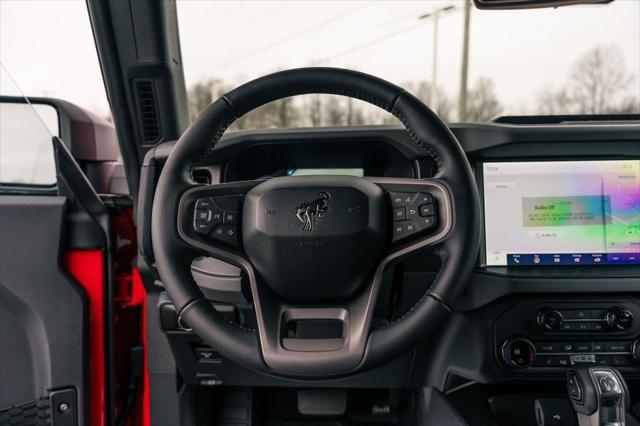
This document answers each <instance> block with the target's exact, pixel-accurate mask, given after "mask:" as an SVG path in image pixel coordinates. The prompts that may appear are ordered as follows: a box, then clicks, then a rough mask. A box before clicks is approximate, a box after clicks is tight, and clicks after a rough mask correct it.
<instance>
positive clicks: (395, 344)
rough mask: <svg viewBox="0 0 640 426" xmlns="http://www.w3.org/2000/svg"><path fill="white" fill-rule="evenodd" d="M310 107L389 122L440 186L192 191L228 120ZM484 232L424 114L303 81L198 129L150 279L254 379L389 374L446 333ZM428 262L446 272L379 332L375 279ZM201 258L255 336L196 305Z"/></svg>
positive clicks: (174, 166)
mask: <svg viewBox="0 0 640 426" xmlns="http://www.w3.org/2000/svg"><path fill="white" fill-rule="evenodd" d="M311 93H324V94H334V95H343V96H347V97H352V98H357V99H360V100H363V101H366V102H369V103H371V104H373V105H376V106H378V107H380V108H383V109H384V110H386V111H388V112H390V113H392V114H393V115H394V116H396V117H397V118H398V119H400V121H401V122H402V123H403V124H404V127H405V128H406V129H407V131H408V132H409V134H410V135H411V139H412V140H413V142H415V144H416V145H417V146H418V147H419V149H420V151H421V152H423V155H422V156H431V157H432V158H433V159H434V160H435V162H436V164H437V167H438V172H437V174H436V176H435V177H434V178H431V179H407V178H388V177H380V178H372V177H364V178H359V177H352V176H287V177H276V178H272V179H268V180H255V181H242V182H231V183H221V184H214V185H203V184H198V183H196V182H194V181H193V179H192V177H191V172H192V170H193V168H194V167H195V166H197V165H199V164H201V163H202V161H203V160H204V159H205V158H206V157H208V156H209V155H210V154H212V152H213V149H214V147H215V146H216V144H217V143H218V142H219V141H220V138H221V136H222V135H223V133H224V132H225V130H226V129H227V128H228V127H229V125H231V123H233V122H234V121H235V120H236V119H238V118H239V117H241V116H242V115H244V114H246V113H248V112H249V111H251V110H253V109H255V108H257V107H259V106H261V105H263V104H266V103H268V102H271V101H275V100H278V99H282V98H285V97H289V96H295V95H302V94H311ZM214 155H215V154H214ZM480 223H481V211H480V202H479V196H478V189H477V186H476V184H475V179H474V176H473V172H472V170H471V167H470V165H469V162H468V160H467V158H466V156H465V154H464V152H463V150H462V148H461V146H460V144H459V143H458V141H457V140H456V138H455V136H454V135H453V134H452V133H451V132H450V131H449V129H448V128H447V126H446V125H445V124H444V123H443V122H442V121H441V120H440V119H439V118H438V117H437V116H436V115H435V114H434V113H433V112H432V111H431V110H430V109H429V108H428V107H427V106H425V105H424V104H423V103H422V102H420V101H419V100H418V99H416V98H415V97H414V96H412V95H410V94H409V93H407V92H405V91H404V90H403V89H401V88H400V87H398V86H395V85H393V84H391V83H389V82H387V81H384V80H381V79H379V78H376V77H373V76H370V75H367V74H363V73H360V72H355V71H350V70H344V69H336V68H300V69H293V70H288V71H282V72H277V73H274V74H271V75H267V76H265V77H262V78H258V79H256V80H253V81H251V82H249V83H246V84H244V85H242V86H240V87H238V88H237V89H235V90H232V91H231V92H229V93H227V94H226V95H224V96H222V97H221V98H220V99H218V100H217V101H216V102H214V103H213V104H211V105H210V106H209V108H208V109H207V110H205V111H204V112H203V113H201V114H200V115H199V116H198V118H197V119H196V120H195V121H194V122H193V124H191V126H190V127H189V128H188V129H187V130H186V131H185V132H184V134H183V135H182V137H181V138H180V140H178V142H177V143H176V145H175V148H174V149H173V151H172V152H171V154H170V155H169V157H168V159H167V161H166V163H165V165H164V167H163V169H162V173H161V175H160V177H159V180H158V184H157V187H156V192H155V198H154V202H153V213H152V227H151V232H152V240H153V251H154V254H155V258H156V268H157V270H158V273H159V275H160V278H161V279H162V282H163V284H164V287H165V288H166V290H167V292H168V293H169V297H170V298H171V300H172V301H173V303H174V304H175V307H176V311H177V312H178V314H179V320H180V322H181V324H186V325H188V327H190V328H191V329H192V330H193V331H194V332H195V333H196V334H197V335H198V336H200V337H201V338H202V339H203V340H204V342H205V343H207V344H209V345H211V346H212V347H213V348H215V349H216V350H218V351H219V352H220V353H221V354H222V355H223V356H225V357H227V358H229V359H231V360H233V361H234V362H237V363H239V364H242V365H244V366H246V367H249V368H251V369H254V370H257V371H261V372H266V373H268V374H274V375H281V376H287V377H298V378H313V377H321V378H326V377H333V376H344V375H350V374H354V373H356V372H361V371H364V370H366V369H370V368H372V367H375V366H379V365H381V364H383V363H386V362H389V361H391V360H392V359H394V358H396V357H398V356H399V355H401V354H403V353H405V352H407V351H408V350H410V349H411V348H412V347H414V346H416V345H417V344H418V343H420V342H421V341H423V339H425V338H427V337H428V336H429V335H430V333H432V332H434V331H435V330H437V329H438V328H439V327H441V325H442V323H443V321H444V320H445V319H446V318H447V316H448V315H449V314H450V313H451V311H452V306H453V304H454V302H455V301H456V299H457V298H458V296H459V295H460V293H461V291H462V290H463V288H464V285H465V283H466V281H467V279H468V277H469V274H470V273H471V271H472V269H473V266H474V263H475V261H476V256H477V253H478V247H479V241H480ZM425 248H429V249H430V250H432V251H433V252H434V253H436V254H437V255H438V256H439V257H440V259H441V269H440V271H439V272H438V274H437V275H436V277H435V279H434V280H433V282H432V283H431V285H430V286H429V287H428V290H427V291H426V292H425V294H424V295H423V296H422V297H421V298H420V299H419V300H418V302H417V303H416V304H415V305H414V306H413V307H411V309H409V310H408V311H407V312H406V313H405V314H404V315H402V316H401V317H400V318H397V319H395V320H394V321H392V322H390V323H387V324H385V325H384V326H380V327H374V326H373V325H372V314H373V310H374V307H375V304H376V300H377V295H378V292H379V289H380V285H381V280H382V275H383V272H384V271H385V270H386V269H387V268H389V267H390V266H392V265H393V264H395V263H397V262H399V261H401V260H403V259H405V258H406V257H407V256H409V255H410V254H412V253H414V252H416V251H417V250H421V249H425ZM202 255H206V256H211V257H214V258H218V259H221V260H224V261H226V262H229V263H232V264H234V265H237V266H238V267H240V268H241V269H242V270H243V271H244V274H245V275H246V277H247V278H248V281H249V287H250V290H251V297H252V299H253V304H254V309H255V313H256V323H257V326H258V327H257V330H253V329H248V328H245V327H242V326H240V325H239V324H237V323H235V322H232V321H229V320H227V319H226V318H225V317H223V316H222V315H221V314H219V313H218V312H217V311H216V310H215V309H214V307H213V306H212V303H211V302H210V301H208V300H207V299H205V298H204V296H203V294H202V292H201V291H200V289H199V288H198V286H197V285H196V283H195V282H194V279H193V277H192V276H191V272H190V265H191V262H192V261H193V259H195V258H196V257H199V256H202Z"/></svg>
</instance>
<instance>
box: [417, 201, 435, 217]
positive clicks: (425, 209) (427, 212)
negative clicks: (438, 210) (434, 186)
mask: <svg viewBox="0 0 640 426" xmlns="http://www.w3.org/2000/svg"><path fill="white" fill-rule="evenodd" d="M434 214H435V213H434V209H433V204H422V205H421V206H420V216H433V215H434Z"/></svg>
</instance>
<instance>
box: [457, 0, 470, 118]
mask: <svg viewBox="0 0 640 426" xmlns="http://www.w3.org/2000/svg"><path fill="white" fill-rule="evenodd" d="M470 18H471V0H465V1H464V32H463V38H462V69H461V71H460V98H459V99H458V121H465V120H466V119H467V78H468V73H469V21H470Z"/></svg>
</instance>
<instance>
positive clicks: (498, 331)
mask: <svg viewBox="0 0 640 426" xmlns="http://www.w3.org/2000/svg"><path fill="white" fill-rule="evenodd" d="M638 315H640V301H639V300H637V299H635V298H627V299H623V300H620V299H618V300H616V299H611V300H608V299H600V300H597V301H595V300H594V299H587V298H585V300H583V301H582V302H581V301H579V300H576V301H571V302H566V301H564V300H557V299H555V300H554V299H551V300H549V299H547V300H543V299H540V300H527V301H519V302H517V303H514V304H513V305H511V306H510V307H509V308H508V309H506V310H505V311H504V312H503V313H502V315H501V316H500V317H498V318H497V319H496V321H495V323H494V338H495V350H496V357H497V359H498V363H499V364H500V365H501V367H502V368H508V369H510V370H514V371H516V370H517V371H522V372H523V373H535V372H536V371H538V372H544V371H546V372H552V371H553V368H556V369H557V371H558V372H559V370H560V369H563V368H566V367H571V366H574V365H594V366H596V365H602V366H611V367H616V368H622V369H625V368H632V369H637V368H638V367H639V366H640V322H638V321H635V319H636V317H637V316H638Z"/></svg>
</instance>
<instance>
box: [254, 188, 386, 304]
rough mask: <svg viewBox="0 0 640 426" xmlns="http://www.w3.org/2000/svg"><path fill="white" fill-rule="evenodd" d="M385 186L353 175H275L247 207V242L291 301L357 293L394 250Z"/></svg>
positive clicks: (263, 271) (267, 277) (264, 272)
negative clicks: (388, 245)
mask: <svg viewBox="0 0 640 426" xmlns="http://www.w3.org/2000/svg"><path fill="white" fill-rule="evenodd" d="M387 227H388V205H387V200H386V198H385V194H384V192H383V191H382V190H381V189H380V187H379V186H377V185H375V184H373V183H371V182H369V181H367V180H366V179H363V178H356V177H351V176H298V177H282V178H274V179H270V180H269V181H267V182H264V183H262V184H260V185H258V186H256V187H255V188H253V189H252V190H251V191H250V192H249V193H248V194H247V196H246V197H245V202H244V208H243V219H242V229H243V243H244V244H243V245H244V247H245V250H246V252H247V255H248V256H249V259H250V260H251V262H252V263H253V265H254V266H255V268H256V270H257V271H258V272H259V274H260V276H261V278H262V279H263V280H264V281H265V282H266V283H267V284H268V285H269V286H270V288H271V289H272V290H273V291H274V292H275V293H276V294H278V295H279V296H281V297H284V298H286V299H289V300H297V301H304V300H313V301H318V300H330V299H340V298H347V297H349V296H351V295H353V294H354V293H355V292H356V291H357V290H358V288H359V287H360V285H361V284H362V283H364V282H365V281H366V279H367V278H368V276H369V275H370V274H371V272H372V269H373V268H374V267H375V265H377V264H378V263H379V261H380V259H381V257H382V255H383V254H384V253H385V251H386V250H387V244H388V240H389V237H388V236H389V233H388V228H387Z"/></svg>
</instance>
